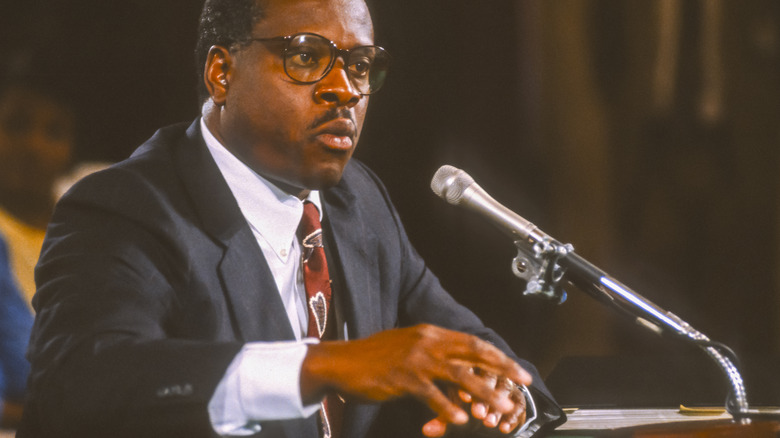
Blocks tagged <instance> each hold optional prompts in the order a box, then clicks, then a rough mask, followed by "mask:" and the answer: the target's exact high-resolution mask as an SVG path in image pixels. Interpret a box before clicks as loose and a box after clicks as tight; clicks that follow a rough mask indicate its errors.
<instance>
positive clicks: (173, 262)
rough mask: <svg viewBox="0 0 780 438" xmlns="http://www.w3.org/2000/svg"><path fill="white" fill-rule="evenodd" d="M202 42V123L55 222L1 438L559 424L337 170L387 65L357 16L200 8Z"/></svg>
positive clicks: (230, 4) (385, 217)
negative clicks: (21, 371)
mask: <svg viewBox="0 0 780 438" xmlns="http://www.w3.org/2000/svg"><path fill="white" fill-rule="evenodd" d="M199 37H200V40H199V42H198V48H197V55H198V61H199V74H200V75H201V77H203V83H202V87H201V88H202V89H201V103H202V108H201V117H199V118H198V119H196V120H195V121H194V122H193V123H192V124H190V125H189V126H187V125H186V124H181V125H175V126H171V127H167V128H163V129H161V130H160V131H158V132H157V133H156V134H155V135H154V136H153V137H152V138H151V139H150V140H148V141H147V142H146V143H144V144H143V145H142V146H141V147H140V148H139V149H138V150H137V151H136V152H135V153H134V154H133V155H132V157H130V158H129V159H128V160H126V161H124V162H122V163H119V164H117V165H115V166H113V167H111V168H110V169H108V170H105V171H102V172H97V173H96V174H93V175H91V176H88V177H87V178H85V179H84V180H82V181H81V182H80V183H77V184H76V185H75V186H74V188H73V189H72V190H71V191H70V192H68V194H66V195H65V196H64V197H63V199H62V200H61V201H60V202H59V204H58V206H57V209H56V211H55V214H54V217H53V220H52V223H51V225H50V226H49V229H48V232H47V237H46V241H45V243H44V249H43V252H42V256H41V260H40V262H39V264H38V267H37V271H36V275H37V277H36V278H37V280H38V291H37V294H36V296H35V299H34V306H35V309H36V310H37V316H36V321H35V327H34V329H33V336H32V340H31V345H30V353H29V357H30V359H31V363H32V377H31V379H30V382H31V386H30V393H29V397H28V398H27V404H26V405H25V418H24V420H23V424H22V427H21V428H20V430H19V433H18V437H20V438H25V437H71V436H72V437H93V436H94V437H98V436H101V437H102V436H111V437H125V436H127V437H144V438H152V437H190V438H194V437H212V436H217V435H219V436H250V435H251V436H258V437H290V438H309V437H312V438H314V437H354V438H358V437H382V436H388V437H390V436H393V437H399V436H400V437H409V436H418V435H420V434H424V435H427V436H441V435H443V434H444V433H445V432H447V431H456V430H460V429H462V428H467V427H466V423H469V420H470V418H471V420H472V421H471V424H469V425H467V426H469V427H471V426H473V427H475V428H477V429H479V430H482V431H486V432H492V433H494V434H496V435H507V434H512V435H514V434H522V435H524V436H525V435H531V434H532V433H533V432H534V431H537V430H538V429H539V428H542V427H551V426H553V425H555V424H558V423H560V422H561V421H563V419H564V418H565V417H564V415H563V412H562V411H561V410H560V408H559V407H558V406H557V405H556V404H555V402H554V401H553V399H552V397H551V395H550V394H549V392H548V391H547V389H546V388H545V387H544V384H543V383H542V381H541V378H540V377H539V376H538V374H537V373H536V371H535V369H534V368H533V366H532V365H530V364H529V363H527V362H524V361H520V360H519V359H517V358H516V357H515V356H514V354H513V353H512V352H511V351H510V349H509V347H508V346H507V345H506V343H505V342H504V341H503V340H502V339H501V338H500V337H498V336H497V335H496V334H495V333H494V332H493V331H491V330H489V329H487V328H486V327H484V325H483V324H482V322H481V321H480V320H479V319H478V318H477V317H476V316H475V315H474V314H473V313H471V312H470V311H469V310H468V309H466V308H464V307H462V306H461V305H459V304H458V303H456V302H455V301H454V300H453V299H452V297H450V295H449V294H447V293H446V292H445V291H444V290H443V288H442V287H441V285H440V284H439V281H438V280H437V278H436V277H435V276H434V275H433V273H431V272H430V270H429V269H428V268H427V267H426V265H425V263H424V261H423V260H422V259H421V258H420V256H419V255H418V254H417V252H416V251H415V250H414V248H413V247H412V245H411V244H410V242H409V241H408V239H407V236H406V234H405V232H404V229H403V226H402V225H401V222H400V219H399V217H398V214H397V213H396V211H395V209H394V208H393V205H392V203H391V202H390V200H389V198H388V194H387V192H386V190H385V189H384V187H383V186H382V184H381V183H380V182H379V180H378V179H377V177H376V175H374V174H373V173H372V172H371V171H370V170H369V169H368V168H366V166H364V165H363V164H362V163H360V162H359V161H357V160H354V159H352V160H351V157H352V153H353V152H354V150H355V147H356V145H357V142H358V138H359V136H360V131H361V128H362V126H363V121H364V117H365V114H366V109H367V105H368V100H369V96H368V95H369V94H371V93H374V92H376V91H377V90H378V89H379V87H380V86H381V85H382V82H383V81H384V78H385V74H386V72H387V67H388V61H389V58H388V56H387V54H386V52H385V51H384V49H382V48H380V47H377V46H375V45H374V35H373V24H372V21H371V18H370V16H369V13H368V8H367V6H366V4H365V3H364V1H363V0H208V1H207V2H206V5H205V6H204V9H203V13H202V16H201V23H200V29H199ZM150 104H154V103H153V102H150ZM380 402H383V403H380ZM421 407H427V408H429V410H427V409H421ZM467 433H469V434H470V433H472V432H471V431H470V430H469V431H468V432H467ZM469 436H473V435H469Z"/></svg>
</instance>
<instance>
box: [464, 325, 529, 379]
mask: <svg viewBox="0 0 780 438" xmlns="http://www.w3.org/2000/svg"><path fill="white" fill-rule="evenodd" d="M459 335H460V339H458V342H454V343H452V344H451V345H453V349H452V354H453V355H454V357H456V358H460V359H462V360H464V361H466V362H470V363H471V364H472V367H473V368H479V369H481V370H483V371H486V372H489V373H492V374H496V375H501V376H506V377H507V378H509V379H511V380H512V381H514V382H517V383H519V384H521V385H530V384H531V381H532V378H531V375H530V374H528V372H527V371H525V370H524V369H523V368H522V367H521V366H520V365H518V364H517V363H516V362H515V361H513V360H512V359H510V358H509V357H508V356H507V355H505V354H504V353H503V352H502V351H501V350H499V349H498V348H496V347H495V346H494V345H492V344H490V343H489V342H486V341H483V340H481V339H479V338H477V337H476V336H472V335H466V334H463V333H460V334H459Z"/></svg>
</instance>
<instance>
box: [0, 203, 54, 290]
mask: <svg viewBox="0 0 780 438" xmlns="http://www.w3.org/2000/svg"><path fill="white" fill-rule="evenodd" d="M45 234H46V232H45V230H39V229H37V228H33V227H31V226H29V225H27V224H24V223H22V222H20V221H19V220H18V219H16V218H15V217H13V216H11V215H10V214H9V213H8V212H6V211H5V210H3V209H2V208H0V238H2V239H3V240H5V243H6V246H7V247H8V259H9V261H10V263H11V271H12V272H13V274H14V277H15V278H16V284H17V286H19V290H21V291H22V292H23V293H24V298H25V301H26V302H27V304H28V305H30V303H31V301H32V297H33V294H35V277H34V275H33V271H34V268H35V264H36V263H38V257H39V256H40V253H41V247H42V246H43V237H44V235H45Z"/></svg>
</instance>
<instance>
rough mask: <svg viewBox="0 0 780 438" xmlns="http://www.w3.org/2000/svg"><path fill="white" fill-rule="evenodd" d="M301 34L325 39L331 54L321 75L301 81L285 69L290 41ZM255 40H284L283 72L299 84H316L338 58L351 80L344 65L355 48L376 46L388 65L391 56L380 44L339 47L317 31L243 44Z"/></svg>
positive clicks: (251, 39) (301, 33) (364, 94)
mask: <svg viewBox="0 0 780 438" xmlns="http://www.w3.org/2000/svg"><path fill="white" fill-rule="evenodd" d="M301 35H311V36H315V37H318V38H322V39H323V40H325V41H327V42H328V43H329V47H330V49H331V53H332V56H331V58H330V62H329V63H328V66H327V67H326V68H325V70H324V71H323V73H322V76H320V77H319V78H318V79H316V80H313V81H301V80H299V79H295V78H294V77H292V75H290V73H289V72H288V71H287V57H286V55H287V50H288V49H289V48H290V41H292V39H293V38H295V37H299V36H301ZM255 41H258V42H268V41H282V42H284V43H285V46H284V52H282V55H283V62H282V65H283V66H284V74H286V75H287V77H288V78H290V79H292V80H293V81H295V82H296V83H299V84H316V83H317V82H319V81H321V80H322V79H323V78H325V76H327V75H328V73H330V71H331V70H333V66H334V65H335V64H336V59H338V58H342V59H344V67H345V68H344V70H345V71H346V72H347V77H349V79H350V81H352V80H353V79H352V76H350V74H349V71H348V70H347V69H346V66H347V61H348V60H349V55H350V54H351V53H352V52H353V51H355V50H357V49H362V48H366V47H373V48H377V49H379V50H381V51H382V53H384V54H385V55H387V64H388V65H389V64H390V60H391V59H392V57H391V56H390V52H388V51H387V49H385V48H384V47H382V46H377V45H374V44H371V45H365V46H357V47H353V48H351V49H340V48H339V47H338V46H337V45H336V43H334V42H333V41H332V40H329V39H328V38H325V37H324V36H322V35H320V34H317V33H314V32H298V33H294V34H292V35H287V36H277V37H269V38H250V39H248V40H246V41H245V42H244V43H243V44H249V43H252V42H255ZM382 85H384V82H382ZM381 88H382V87H381V85H380V87H379V88H377V89H376V90H374V91H371V92H370V93H363V92H361V93H360V95H361V96H368V95H371V94H374V93H376V92H377V91H379V90H380V89H381Z"/></svg>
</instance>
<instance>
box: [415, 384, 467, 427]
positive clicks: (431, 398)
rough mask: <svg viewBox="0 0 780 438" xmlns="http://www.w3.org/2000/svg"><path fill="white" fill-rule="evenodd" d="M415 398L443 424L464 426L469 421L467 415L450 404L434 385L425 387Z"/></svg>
mask: <svg viewBox="0 0 780 438" xmlns="http://www.w3.org/2000/svg"><path fill="white" fill-rule="evenodd" d="M416 396H417V397H418V398H419V399H420V400H422V401H423V402H425V403H426V404H427V405H428V407H430V408H431V409H432V410H433V411H434V412H435V413H436V414H437V415H438V416H439V420H440V421H441V422H444V423H445V424H447V423H453V424H466V423H467V422H468V421H469V416H468V414H467V413H466V412H465V411H464V410H463V409H461V408H459V407H458V406H457V405H455V404H454V403H452V402H451V401H450V399H449V398H447V397H446V396H445V395H444V394H442V393H441V391H439V389H438V388H437V387H436V386H435V385H426V386H425V388H424V389H422V390H421V391H420V392H419V393H418V394H416Z"/></svg>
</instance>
